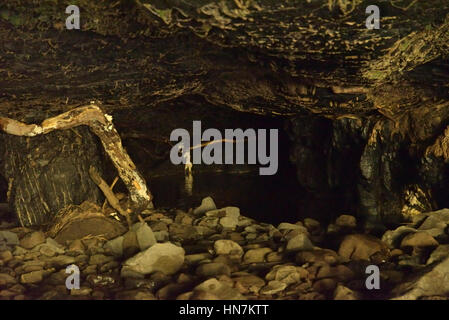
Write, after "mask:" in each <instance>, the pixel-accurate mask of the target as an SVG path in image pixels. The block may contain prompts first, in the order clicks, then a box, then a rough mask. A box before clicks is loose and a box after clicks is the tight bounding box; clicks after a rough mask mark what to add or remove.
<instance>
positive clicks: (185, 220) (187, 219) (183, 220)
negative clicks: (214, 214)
mask: <svg viewBox="0 0 449 320" xmlns="http://www.w3.org/2000/svg"><path fill="white" fill-rule="evenodd" d="M212 210H213V209H212ZM175 223H180V224H187V225H192V224H193V217H192V216H191V215H189V214H187V213H185V212H184V211H180V210H177V214H176V217H175Z"/></svg>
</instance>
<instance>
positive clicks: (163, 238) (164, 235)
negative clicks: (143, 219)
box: [153, 230, 170, 242]
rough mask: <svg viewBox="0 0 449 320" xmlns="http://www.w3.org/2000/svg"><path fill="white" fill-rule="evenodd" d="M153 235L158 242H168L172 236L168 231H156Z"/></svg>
mask: <svg viewBox="0 0 449 320" xmlns="http://www.w3.org/2000/svg"><path fill="white" fill-rule="evenodd" d="M153 233H154V237H155V238H156V241H157V242H167V241H168V240H169V239H170V234H169V233H168V231H165V230H163V231H155V232H153Z"/></svg>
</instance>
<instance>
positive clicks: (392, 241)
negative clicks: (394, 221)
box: [382, 226, 416, 248]
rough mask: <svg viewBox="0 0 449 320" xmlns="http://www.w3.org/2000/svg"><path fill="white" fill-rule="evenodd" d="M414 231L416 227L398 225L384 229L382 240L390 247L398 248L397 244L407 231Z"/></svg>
mask: <svg viewBox="0 0 449 320" xmlns="http://www.w3.org/2000/svg"><path fill="white" fill-rule="evenodd" d="M414 232H416V229H414V228H411V227H407V226H400V227H398V228H396V229H395V230H388V231H386V232H385V233H384V235H383V236H382V242H384V243H385V244H386V245H388V246H389V247H390V248H398V247H399V245H400V244H401V241H402V239H403V238H404V237H405V236H406V235H408V234H409V233H414Z"/></svg>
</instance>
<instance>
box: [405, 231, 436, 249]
mask: <svg viewBox="0 0 449 320" xmlns="http://www.w3.org/2000/svg"><path fill="white" fill-rule="evenodd" d="M436 246H438V242H437V241H436V240H435V239H434V238H433V237H432V236H431V235H429V234H428V233H426V232H423V231H420V232H415V233H410V234H408V235H406V236H405V237H404V239H402V241H401V248H405V247H413V248H415V247H418V248H424V247H436Z"/></svg>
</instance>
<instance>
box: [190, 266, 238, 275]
mask: <svg viewBox="0 0 449 320" xmlns="http://www.w3.org/2000/svg"><path fill="white" fill-rule="evenodd" d="M195 273H196V275H198V276H200V277H215V276H219V275H222V274H224V275H228V276H229V275H230V274H231V269H230V268H229V266H227V265H226V264H224V263H218V262H212V263H203V264H200V265H199V266H198V267H197V268H196V272H195Z"/></svg>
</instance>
